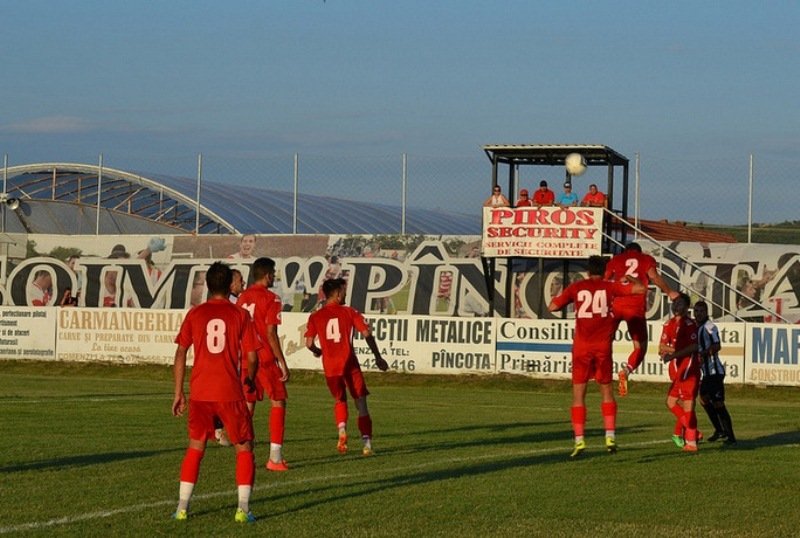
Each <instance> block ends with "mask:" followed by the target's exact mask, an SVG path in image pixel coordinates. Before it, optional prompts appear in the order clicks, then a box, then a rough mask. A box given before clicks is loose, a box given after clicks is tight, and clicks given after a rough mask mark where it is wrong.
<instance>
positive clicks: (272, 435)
mask: <svg viewBox="0 0 800 538" xmlns="http://www.w3.org/2000/svg"><path fill="white" fill-rule="evenodd" d="M285 427H286V408H285V407H272V408H271V409H270V412H269V442H270V443H275V444H276V445H282V444H283V432H284V429H285Z"/></svg>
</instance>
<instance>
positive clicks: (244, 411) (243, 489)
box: [218, 401, 256, 523]
mask: <svg viewBox="0 0 800 538" xmlns="http://www.w3.org/2000/svg"><path fill="white" fill-rule="evenodd" d="M218 405H219V408H220V418H221V419H222V422H223V424H224V425H225V430H226V431H227V432H228V436H229V437H230V439H231V442H232V443H233V446H234V448H235V450H236V491H237V496H238V505H237V508H236V513H235V514H234V520H235V521H237V522H240V523H251V522H253V521H255V517H254V516H253V514H252V513H250V496H251V494H252V491H253V485H254V483H255V477H256V458H255V455H254V454H253V438H254V437H255V435H254V433H253V417H252V416H250V411H249V409H248V408H247V403H246V402H245V401H238V402H222V403H220V404H218Z"/></svg>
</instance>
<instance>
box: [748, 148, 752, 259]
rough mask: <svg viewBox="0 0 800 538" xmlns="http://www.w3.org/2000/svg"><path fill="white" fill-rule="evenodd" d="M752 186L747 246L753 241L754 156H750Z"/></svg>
mask: <svg viewBox="0 0 800 538" xmlns="http://www.w3.org/2000/svg"><path fill="white" fill-rule="evenodd" d="M749 176H750V177H749V181H750V184H749V186H748V192H747V244H750V243H751V242H752V239H753V154H752V153H751V154H750V173H749Z"/></svg>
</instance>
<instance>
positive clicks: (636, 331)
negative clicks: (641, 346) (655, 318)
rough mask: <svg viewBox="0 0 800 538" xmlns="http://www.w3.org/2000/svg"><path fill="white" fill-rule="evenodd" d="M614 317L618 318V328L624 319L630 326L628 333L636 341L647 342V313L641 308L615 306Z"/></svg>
mask: <svg viewBox="0 0 800 538" xmlns="http://www.w3.org/2000/svg"><path fill="white" fill-rule="evenodd" d="M614 318H616V320H617V328H619V324H620V322H622V321H624V322H625V324H626V325H627V326H628V334H629V335H631V340H633V341H634V342H639V343H641V342H647V341H648V335H647V319H645V313H644V312H642V311H641V310H640V309H638V308H636V309H626V308H617V307H615V308H614Z"/></svg>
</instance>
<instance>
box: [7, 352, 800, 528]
mask: <svg viewBox="0 0 800 538" xmlns="http://www.w3.org/2000/svg"><path fill="white" fill-rule="evenodd" d="M367 375H368V383H369V385H370V389H371V391H372V396H371V397H370V409H371V412H372V415H373V420H374V423H375V440H374V444H375V449H376V453H377V455H376V456H375V457H373V458H363V457H361V456H360V452H359V451H357V450H356V451H352V452H351V453H350V454H348V455H345V456H340V455H339V454H338V453H337V452H336V450H335V445H336V437H335V428H334V427H333V424H332V422H333V420H332V410H331V402H330V399H329V396H328V393H327V389H326V388H325V386H324V382H323V379H322V377H321V376H320V375H319V374H315V373H309V372H295V376H294V379H293V380H292V382H291V383H290V393H289V394H290V396H289V397H290V399H289V412H288V417H287V435H286V444H285V453H286V457H287V459H288V461H289V463H290V465H291V466H292V470H291V471H289V472H288V473H268V472H267V471H265V470H264V469H263V467H259V470H258V472H257V476H256V488H255V491H254V494H253V500H252V504H251V507H252V509H253V512H254V513H255V514H256V515H257V516H258V517H259V521H258V522H257V523H256V524H255V525H252V526H241V525H238V526H237V524H235V523H234V522H233V512H234V510H235V507H236V493H235V485H234V474H233V469H234V457H233V450H232V449H230V448H222V447H218V446H210V447H209V450H208V451H207V454H206V457H205V459H204V461H203V467H202V470H201V474H200V481H199V484H198V485H197V487H196V489H195V496H194V500H193V503H192V510H191V513H190V519H189V520H188V521H186V522H180V523H178V522H174V521H171V520H170V519H169V515H170V513H171V512H172V511H173V510H174V506H175V503H176V499H177V489H178V487H177V481H178V470H179V466H180V462H181V458H182V457H183V453H184V450H185V445H186V439H185V437H186V430H185V419H175V418H173V417H172V416H171V415H170V411H169V410H170V404H171V399H172V389H171V381H170V376H171V373H170V370H169V369H168V368H167V367H153V366H150V367H129V366H128V367H123V366H100V365H80V364H77V365H76V364H65V363H49V364H48V363H18V362H0V411H1V412H2V418H3V420H2V421H0V434H1V437H0V438H2V439H3V448H2V450H1V451H0V499H2V502H1V503H0V534H3V535H14V536H172V535H178V536H238V535H259V536H270V537H278V536H287V537H296V536H334V537H343V536H461V537H465V536H487V535H491V536H637V537H642V536H647V537H650V536H670V537H674V536H797V534H798V528H800V510H798V499H799V498H800V495H798V485H799V484H800V463H798V460H800V450H798V448H800V391H798V390H797V389H788V388H771V389H758V388H755V387H738V388H729V389H728V391H729V394H728V399H729V408H730V410H731V414H732V416H733V420H734V424H735V426H736V429H737V433H738V436H739V439H740V442H739V444H738V446H737V447H735V448H722V446H721V445H719V444H708V443H706V444H702V445H701V450H700V453H699V454H698V455H696V456H692V455H687V454H683V453H682V452H680V451H679V450H677V449H676V448H675V447H674V445H673V444H672V442H671V441H670V440H669V436H670V434H671V430H672V419H671V415H670V414H669V412H668V411H667V410H666V408H665V407H664V405H663V398H664V393H665V387H663V386H659V385H646V384H635V383H634V382H632V383H631V395H629V396H628V397H626V398H625V399H622V400H620V413H619V419H618V433H617V435H618V441H619V445H620V451H619V453H618V454H616V455H614V456H611V455H608V454H606V453H605V451H604V450H603V449H602V432H601V426H602V422H601V420H600V417H599V400H598V398H597V394H596V392H597V391H596V390H592V392H591V397H590V400H589V418H588V425H587V426H588V431H587V435H588V439H587V440H588V443H589V449H588V451H587V454H586V457H585V458H584V459H582V460H581V461H575V462H571V461H568V460H567V455H568V453H569V451H570V449H571V445H572V440H571V428H570V424H569V405H570V398H569V386H568V384H566V383H563V382H543V381H534V380H528V379H524V378H499V377H492V378H473V377H469V378H441V377H436V378H434V377H424V376H416V377H410V376H402V375H387V374H383V375H381V374H367ZM590 388H591V389H594V387H590ZM265 411H266V406H263V405H262V406H261V407H259V408H258V412H257V414H256V428H257V435H258V439H259V443H258V444H257V447H256V457H257V461H258V462H259V466H261V465H263V461H264V458H265V457H266V453H267V445H266V443H265V439H266V431H265V430H266V420H267V418H266V417H267V414H266V413H265ZM351 414H354V411H351ZM699 422H700V425H701V427H702V428H705V429H706V430H707V429H708V419H707V418H706V417H705V415H704V414H702V413H701V414H700V415H699ZM350 431H351V434H354V433H355V432H356V429H355V424H354V417H353V416H351V421H350Z"/></svg>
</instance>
